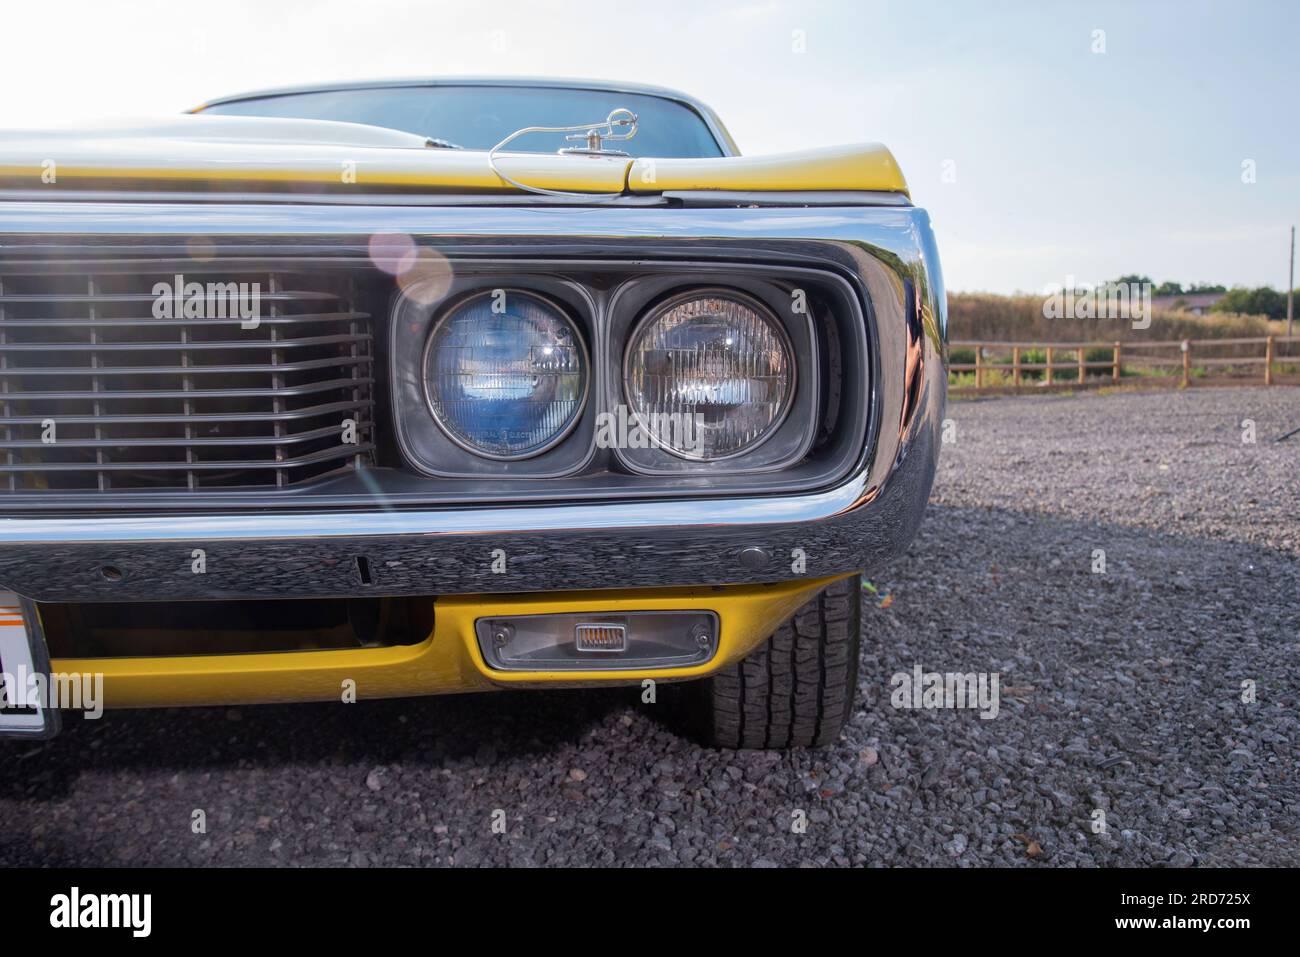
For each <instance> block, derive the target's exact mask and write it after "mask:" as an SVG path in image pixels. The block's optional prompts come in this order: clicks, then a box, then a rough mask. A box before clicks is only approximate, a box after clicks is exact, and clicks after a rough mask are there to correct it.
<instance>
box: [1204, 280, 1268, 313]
mask: <svg viewBox="0 0 1300 957" xmlns="http://www.w3.org/2000/svg"><path fill="white" fill-rule="evenodd" d="M1211 309H1212V310H1213V311H1214V312H1240V313H1245V314H1247V315H1252V316H1268V317H1269V318H1270V319H1284V318H1286V295H1285V294H1283V293H1280V292H1278V291H1277V290H1276V289H1273V288H1272V287H1270V286H1259V287H1258V288H1255V289H1247V288H1245V287H1244V286H1237V287H1235V288H1233V289H1229V290H1228V291H1227V292H1226V293H1225V294H1224V296H1223V298H1222V299H1220V300H1219V301H1218V302H1216V303H1215V304H1214V305H1213V306H1212V307H1211Z"/></svg>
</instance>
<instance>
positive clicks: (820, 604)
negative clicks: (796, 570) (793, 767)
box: [691, 575, 862, 748]
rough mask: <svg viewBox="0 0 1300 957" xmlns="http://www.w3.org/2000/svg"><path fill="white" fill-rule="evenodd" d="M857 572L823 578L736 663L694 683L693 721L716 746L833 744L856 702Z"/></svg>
mask: <svg viewBox="0 0 1300 957" xmlns="http://www.w3.org/2000/svg"><path fill="white" fill-rule="evenodd" d="M861 594H862V593H861V587H860V585H859V576H857V575H854V576H853V577H851V578H845V579H842V580H841V581H838V582H836V583H835V584H833V585H828V586H827V587H826V588H824V589H823V590H822V591H820V592H818V593H817V595H816V596H815V597H813V598H810V599H809V600H808V601H807V602H806V603H805V604H804V605H802V606H801V607H800V608H799V610H798V611H797V612H795V614H794V617H793V618H791V619H790V620H789V621H787V622H786V623H785V624H783V625H782V626H781V627H780V628H778V629H777V630H776V633H775V634H773V635H772V636H771V637H770V638H768V639H767V641H765V642H764V643H763V644H762V645H760V646H759V647H757V648H755V649H754V650H753V651H752V652H750V654H749V656H748V657H746V658H744V659H743V660H741V661H739V662H737V663H736V664H733V665H730V666H729V667H727V668H725V669H723V670H722V671H719V672H718V673H717V674H715V675H713V676H712V677H710V678H706V679H704V680H702V681H699V682H697V683H696V687H695V688H694V689H693V690H694V692H695V694H694V696H693V700H692V702H691V712H692V713H691V721H692V724H693V725H694V727H695V730H696V731H697V733H698V734H699V736H700V737H701V738H702V739H703V740H704V741H705V742H706V743H708V744H711V745H713V746H714V747H719V748H792V747H809V746H819V745H824V744H830V743H831V742H833V741H834V740H835V739H836V738H837V737H838V736H839V733H840V728H842V727H843V726H844V722H845V721H846V720H848V716H849V713H850V711H851V710H852V708H853V695H854V692H855V689H856V687H857V682H858V649H859V646H860V644H861V631H862V599H861Z"/></svg>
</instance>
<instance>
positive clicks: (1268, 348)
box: [1264, 336, 1273, 385]
mask: <svg viewBox="0 0 1300 957" xmlns="http://www.w3.org/2000/svg"><path fill="white" fill-rule="evenodd" d="M1272 384H1273V337H1272V336H1269V337H1268V338H1267V339H1265V340H1264V385H1272Z"/></svg>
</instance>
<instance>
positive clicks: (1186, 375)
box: [1183, 339, 1192, 389]
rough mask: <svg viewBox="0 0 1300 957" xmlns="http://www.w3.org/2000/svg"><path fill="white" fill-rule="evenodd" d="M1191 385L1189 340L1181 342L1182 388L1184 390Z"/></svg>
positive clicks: (1190, 345) (1190, 346)
mask: <svg viewBox="0 0 1300 957" xmlns="http://www.w3.org/2000/svg"><path fill="white" fill-rule="evenodd" d="M1191 384H1192V343H1191V340H1190V339H1184V340H1183V388H1184V389H1186V388H1187V387H1188V386H1189V385H1191Z"/></svg>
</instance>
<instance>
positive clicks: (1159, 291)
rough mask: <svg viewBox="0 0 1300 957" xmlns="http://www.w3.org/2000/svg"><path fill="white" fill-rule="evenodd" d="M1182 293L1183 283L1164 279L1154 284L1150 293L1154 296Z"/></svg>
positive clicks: (1179, 294)
mask: <svg viewBox="0 0 1300 957" xmlns="http://www.w3.org/2000/svg"><path fill="white" fill-rule="evenodd" d="M1182 294H1183V284H1182V283H1181V282H1171V281H1170V280H1165V281H1164V282H1162V283H1161V284H1160V285H1158V286H1156V288H1155V290H1154V291H1153V293H1152V295H1156V296H1181V295H1182Z"/></svg>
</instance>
